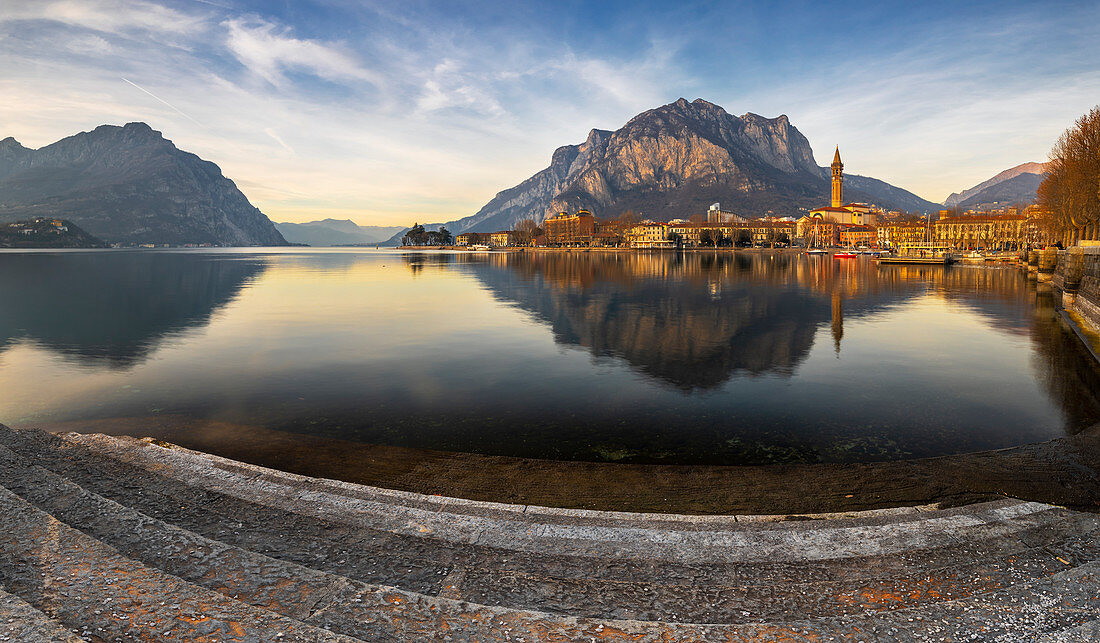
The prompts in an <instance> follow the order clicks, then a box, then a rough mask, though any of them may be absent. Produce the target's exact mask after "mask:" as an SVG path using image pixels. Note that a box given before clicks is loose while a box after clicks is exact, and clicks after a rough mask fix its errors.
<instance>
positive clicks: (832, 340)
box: [0, 249, 1100, 464]
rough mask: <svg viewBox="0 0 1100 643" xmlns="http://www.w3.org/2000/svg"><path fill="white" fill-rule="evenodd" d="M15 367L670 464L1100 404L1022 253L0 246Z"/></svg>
mask: <svg viewBox="0 0 1100 643" xmlns="http://www.w3.org/2000/svg"><path fill="white" fill-rule="evenodd" d="M0 390H2V391H3V395H2V396H0V422H2V423H5V424H9V425H12V426H16V427H27V426H45V427H54V428H57V427H64V428H68V429H71V430H77V429H78V428H80V426H81V425H82V423H84V424H87V423H89V422H91V421H96V420H104V419H115V420H117V426H122V427H125V429H124V430H126V431H128V432H130V433H132V434H134V435H142V436H144V435H150V434H152V435H156V433H157V428H156V427H157V426H158V425H159V424H160V423H162V422H163V420H164V419H165V418H171V419H172V422H174V423H175V424H176V425H179V424H180V423H182V424H183V425H184V426H187V425H188V424H189V423H193V425H194V426H196V427H198V426H203V425H204V424H207V423H209V422H210V421H219V422H225V423H228V424H226V425H225V426H227V427H229V426H231V425H239V426H242V427H262V428H266V429H274V430H278V431H289V432H295V433H306V434H311V435H319V436H325V437H332V438H341V439H348V440H355V441H361V442H368V443H378V444H388V445H400V446H409V447H418V448H430V449H442V450H453V451H470V452H479V453H489V454H500V455H515V456H524V457H543V458H560V459H581V460H611V461H633V462H667V463H712V464H749V463H778V462H852V461H868V460H884V459H903V458H913V457H927V456H935V455H942V454H949V453H962V452H968V451H976V450H985V449H993V448H1001V447H1007V446H1013V445H1018V444H1024V443H1030V442H1036V441H1042V440H1048V439H1052V438H1055V437H1059V436H1063V435H1066V434H1067V433H1073V432H1076V431H1079V430H1081V429H1083V428H1085V427H1087V426H1089V425H1090V424H1092V423H1095V422H1096V421H1098V420H1100V400H1098V398H1097V395H1098V393H1097V392H1098V391H1100V376H1098V373H1097V369H1096V368H1095V366H1094V365H1093V364H1092V363H1091V362H1090V360H1089V357H1088V356H1087V355H1086V354H1084V352H1083V349H1082V348H1081V347H1080V346H1079V344H1078V342H1077V340H1076V338H1074V337H1072V336H1070V335H1069V334H1068V333H1067V332H1066V331H1064V330H1063V329H1062V327H1061V326H1060V325H1059V324H1058V323H1057V321H1056V318H1055V314H1054V310H1053V301H1052V299H1051V298H1050V296H1049V294H1047V293H1043V292H1036V286H1035V284H1034V283H1028V282H1027V280H1026V279H1025V278H1024V277H1023V275H1022V274H1021V273H1020V272H1018V271H1017V270H1015V269H1014V268H981V267H967V266H959V267H952V268H947V269H944V268H940V267H905V266H884V267H881V268H880V267H878V266H876V265H875V264H874V263H873V262H871V261H868V260H866V259H860V260H850V261H840V260H834V259H829V258H809V257H803V256H797V255H793V254H780V255H775V256H772V255H768V254H737V255H733V254H730V253H720V254H708V253H697V254H686V255H676V254H671V253H669V254H642V253H622V254H598V253H583V254H582V253H571V254H565V253H518V254H504V253H494V254H472V253H451V254H442V253H434V252H433V253H408V254H402V253H399V252H396V251H393V250H383V251H369V250H362V251H360V250H312V249H311V250H301V249H294V250H283V251H271V250H256V251H249V250H228V251H212V252H196V251H190V252H169V251H157V252H139V251H133V252H126V251H118V252H62V253H56V252H22V253H20V252H3V253H0ZM97 426H98V425H97ZM97 430H98V429H97ZM223 430H232V429H231V428H226V429H223Z"/></svg>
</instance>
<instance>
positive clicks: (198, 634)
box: [0, 427, 1100, 641]
mask: <svg viewBox="0 0 1100 643" xmlns="http://www.w3.org/2000/svg"><path fill="white" fill-rule="evenodd" d="M1098 533H1100V517H1098V516H1096V515H1094V514H1091V513H1079V512H1075V511H1070V510H1066V509H1062V508H1058V507H1055V506H1051V505H1047V504H1042V503H1034V502H1025V501H1020V500H1014V499H1002V500H998V501H993V502H986V503H980V504H975V505H968V506H965V507H956V508H951V509H937V508H935V507H909V508H900V509H891V510H880V511H875V512H869V513H863V514H855V515H848V516H838V517H831V518H828V519H812V520H793V521H792V520H783V519H782V517H770V518H761V517H759V516H749V515H721V516H689V515H675V514H646V513H616V512H596V511H579V510H568V509H548V508H543V507H537V506H532V505H509V504H497V503H488V502H477V501H469V500H460V499H456V498H447V497H440V496H430V495H422V494H416V493H409V492H402V491H391V490H385V489H380V488H377V487H368V486H363V485H357V484H352V483H346V482H337V481H332V480H324V479H319V478H308V477H303V476H299V475H294V474H289V473H284V472H280V471H276V470H272V469H265V468H262V467H257V466H254V465H248V464H244V463H241V462H236V461H232V460H227V459H224V458H220V457H215V456H211V455H208V454H203V453H200V452H195V451H190V450H186V449H182V448H179V447H173V446H172V445H168V444H166V443H159V444H158V443H156V442H154V441H148V440H145V441H143V440H138V439H134V438H118V437H109V436H104V435H88V434H64V435H52V434H47V433H43V432H39V431H14V430H10V429H7V428H4V427H0V640H4V639H5V637H7V639H8V640H58V641H69V640H79V639H81V638H82V639H84V640H91V641H116V640H149V641H152V640H156V641H214V640H218V641H268V640H271V641H275V640H298V641H353V640H362V641H385V640H393V641H399V640H400V641H411V640H479V641H497V640H499V641H504V640H513V641H514V640H526V641H533V640H555V641H573V640H619V641H670V640H677V641H679V640H684V641H711V640H755V641H791V640H828V639H829V638H837V639H853V640H929V639H939V638H944V639H945V640H948V639H950V640H966V639H982V640H1028V641H1032V640H1092V638H1093V637H1095V636H1096V635H1098V634H1100V626H1098V619H1100V575H1098V574H1100V560H1098V555H1100V542H1098V541H1097V539H1096V535H1097V534H1098ZM28 632H31V633H32V634H28ZM28 637H37V638H28Z"/></svg>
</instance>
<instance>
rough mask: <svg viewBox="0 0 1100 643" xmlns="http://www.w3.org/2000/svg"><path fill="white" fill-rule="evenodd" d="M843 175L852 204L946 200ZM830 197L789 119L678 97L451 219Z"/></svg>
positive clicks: (684, 210)
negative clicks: (467, 213)
mask: <svg viewBox="0 0 1100 643" xmlns="http://www.w3.org/2000/svg"><path fill="white" fill-rule="evenodd" d="M846 179H847V183H846V184H845V197H846V198H847V199H848V200H849V201H867V202H873V203H877V204H879V205H881V206H884V207H888V208H898V209H905V210H935V209H938V207H939V206H938V204H935V203H932V202H930V201H926V200H924V199H921V198H920V197H918V196H916V195H915V194H912V193H910V192H907V191H905V190H902V189H901V188H897V187H894V186H892V185H889V184H887V183H885V182H883V181H879V180H877V179H872V178H868V177H861V176H856V175H846ZM828 197H829V185H828V170H827V168H822V167H820V166H818V165H817V163H816V161H815V160H814V156H813V151H812V150H811V149H810V144H809V141H807V140H806V137H805V136H803V135H802V133H801V132H799V131H798V129H797V128H795V126H794V125H792V124H791V122H790V120H789V119H788V118H787V117H786V116H783V115H781V116H779V117H777V118H765V117H763V116H758V115H756V114H751V113H749V114H745V115H743V116H733V115H731V114H729V113H727V112H726V111H725V110H724V109H722V108H721V107H719V106H717V105H715V104H713V103H709V102H707V101H705V100H703V99H696V100H694V101H691V102H688V101H687V100H685V99H683V98H681V99H679V100H677V101H676V102H674V103H670V104H668V105H664V106H661V107H658V108H656V109H651V110H649V111H646V112H643V113H641V114H639V115H637V116H635V117H634V118H632V119H630V121H629V122H628V123H627V124H626V125H624V126H623V127H622V128H620V129H618V130H616V131H614V132H610V131H607V130H598V129H594V130H592V131H591V132H590V133H589V135H588V138H587V139H586V140H585V141H584V142H583V143H581V144H580V145H567V146H565V147H560V148H558V149H557V150H556V151H555V152H554V155H553V157H552V159H551V161H550V166H549V167H547V168H546V169H544V170H542V171H540V172H538V173H537V174H535V175H534V176H532V177H531V178H529V179H527V180H526V181H524V182H523V183H520V184H519V185H517V186H515V187H512V188H509V189H507V190H504V191H502V192H500V193H498V194H497V195H496V196H495V197H494V198H493V199H492V200H491V201H489V203H487V204H485V206H484V207H482V208H481V209H480V210H479V211H478V212H477V213H475V214H474V215H472V216H469V217H466V218H463V219H459V220H457V221H449V222H447V223H446V224H444V225H446V226H447V228H448V229H449V230H451V231H453V232H464V231H468V230H471V231H475V232H488V231H492V230H500V229H508V228H511V227H513V226H514V225H515V223H516V222H517V221H520V220H522V219H527V218H531V219H534V220H535V221H542V220H544V219H545V218H546V217H547V216H549V215H551V214H553V213H555V212H559V211H562V210H565V211H575V210H578V209H580V208H587V209H589V210H591V211H592V212H593V213H595V214H596V215H597V216H599V217H603V218H608V217H614V216H616V215H618V214H620V213H621V212H623V211H624V210H634V211H635V212H638V213H640V214H642V215H644V216H646V217H649V218H653V219H671V218H677V217H687V216H689V215H691V214H701V213H703V212H705V211H706V208H707V206H709V205H710V204H711V203H714V202H716V201H717V202H720V203H721V204H722V207H723V209H728V210H733V211H735V212H738V213H740V214H744V215H748V216H759V215H763V214H766V213H768V212H769V211H770V212H774V213H775V214H779V215H786V214H790V215H795V214H798V213H799V211H800V209H801V208H812V207H816V206H819V205H822V204H824V203H827V201H828ZM428 227H432V226H428Z"/></svg>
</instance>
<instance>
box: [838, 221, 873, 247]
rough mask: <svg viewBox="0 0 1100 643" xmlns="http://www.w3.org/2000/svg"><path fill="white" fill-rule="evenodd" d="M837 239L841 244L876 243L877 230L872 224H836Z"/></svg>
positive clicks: (864, 244)
mask: <svg viewBox="0 0 1100 643" xmlns="http://www.w3.org/2000/svg"><path fill="white" fill-rule="evenodd" d="M837 241H838V242H839V245H842V246H855V247H859V246H867V247H871V246H873V245H876V244H877V243H878V231H877V230H876V229H875V227H874V226H869V225H857V224H844V223H841V224H837Z"/></svg>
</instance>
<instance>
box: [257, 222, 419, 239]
mask: <svg viewBox="0 0 1100 643" xmlns="http://www.w3.org/2000/svg"><path fill="white" fill-rule="evenodd" d="M275 229H277V230H278V231H279V232H280V233H281V234H282V235H283V238H285V239H286V240H287V241H289V242H290V243H304V244H306V245H309V246H348V245H358V244H371V243H379V242H381V241H385V240H387V239H389V238H390V237H392V236H393V235H394V234H395V233H397V232H401V231H403V230H405V228H404V227H402V226H361V225H356V224H355V222H353V221H351V220H350V219H322V220H320V221H310V222H308V223H276V224H275Z"/></svg>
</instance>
